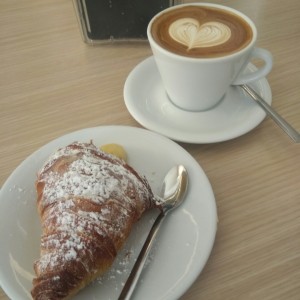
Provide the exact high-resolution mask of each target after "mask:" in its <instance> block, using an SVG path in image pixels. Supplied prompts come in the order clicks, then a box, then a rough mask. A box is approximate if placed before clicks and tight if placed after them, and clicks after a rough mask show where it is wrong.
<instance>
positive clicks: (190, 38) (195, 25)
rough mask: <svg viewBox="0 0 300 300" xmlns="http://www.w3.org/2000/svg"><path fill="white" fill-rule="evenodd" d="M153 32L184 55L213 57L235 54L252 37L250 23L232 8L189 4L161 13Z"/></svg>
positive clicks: (165, 44) (163, 42)
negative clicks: (232, 10) (231, 9)
mask: <svg viewBox="0 0 300 300" xmlns="http://www.w3.org/2000/svg"><path fill="white" fill-rule="evenodd" d="M151 35H152V37H153V39H154V40H155V41H156V43H157V44H159V45H160V46H161V47H163V48H164V49H166V50H168V51H170V52H172V53H175V54H178V55H182V56H188V57H195V58H214V57H221V56H226V55H230V54H233V53H235V52H238V51H240V50H241V49H243V48H245V47H246V46H247V45H249V43H250V42H251V41H252V38H253V32H252V29H251V26H250V25H249V24H248V23H247V22H246V21H245V20H244V19H242V18H241V17H240V16H238V15H236V14H234V13H233V12H230V11H227V10H223V9H220V8H216V7H207V6H201V5H188V6H183V7H179V8H175V9H171V10H168V11H166V12H164V13H162V14H159V15H158V16H157V17H156V18H155V19H154V21H153V23H152V26H151Z"/></svg>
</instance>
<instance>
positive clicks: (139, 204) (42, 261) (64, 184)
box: [31, 142, 155, 300]
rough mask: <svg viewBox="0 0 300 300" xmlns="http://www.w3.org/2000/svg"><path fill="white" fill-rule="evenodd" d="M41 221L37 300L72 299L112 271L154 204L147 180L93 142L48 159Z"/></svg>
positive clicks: (39, 184) (41, 186)
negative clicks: (143, 217) (126, 242)
mask: <svg viewBox="0 0 300 300" xmlns="http://www.w3.org/2000/svg"><path fill="white" fill-rule="evenodd" d="M36 190H37V195H38V198H37V206H38V212H39V215H40V218H41V223H42V237H41V249H40V258H39V259H38V260H37V261H36V262H35V263H34V270H35V273H36V278H34V279H33V289H32V291H31V294H32V297H33V299H39V300H40V299H47V300H49V299H51V300H52V299H53V300H54V299H55V300H56V299H69V298H70V297H71V296H72V295H74V294H76V293H77V292H78V291H79V290H80V289H81V288H83V287H85V286H86V285H87V284H88V283H90V282H91V281H92V280H94V279H95V278H96V277H98V276H100V275H102V274H103V273H104V272H105V271H107V270H108V269H109V267H110V266H111V264H112V263H113V261H114V258H115V257H116V255H117V252H118V251H119V250H120V248H121V247H122V246H123V244H124V242H125V240H126V238H127V237H128V235H129V233H130V231H131V229H132V225H133V224H134V223H135V222H136V221H137V220H138V219H139V218H140V217H141V216H142V214H143V213H144V212H145V211H146V210H147V209H149V208H151V207H154V206H155V202H154V197H153V193H152V191H151V188H150V186H149V184H148V182H147V180H146V179H145V178H143V177H141V176H140V175H139V174H138V173H137V172H136V171H135V170H134V169H133V168H131V167H130V166H129V165H128V164H126V163H125V162H124V161H123V160H120V159H118V158H117V157H114V156H112V155H110V154H107V153H104V152H103V151H101V150H99V149H98V148H97V147H96V146H94V145H93V144H92V142H91V143H89V144H83V143H77V142H75V143H72V144H70V145H68V146H67V147H65V148H62V149H60V150H58V151H57V152H56V153H55V154H53V156H51V157H50V158H49V160H48V161H47V162H46V164H45V165H44V166H43V168H42V169H41V171H40V172H39V174H38V177H37V181H36Z"/></svg>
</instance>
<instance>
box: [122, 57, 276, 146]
mask: <svg viewBox="0 0 300 300" xmlns="http://www.w3.org/2000/svg"><path fill="white" fill-rule="evenodd" d="M255 69H256V68H255V67H254V66H253V65H252V64H249V65H248V67H247V70H246V72H252V71H254V70H255ZM251 86H252V87H253V88H254V89H255V90H256V91H257V92H258V93H259V94H260V95H261V96H262V97H263V98H264V99H265V101H266V102H267V103H268V104H271V102H272V95H271V89H270V86H269V84H268V81H267V80H266V79H265V78H263V79H261V80H259V81H257V82H254V83H252V84H251ZM124 99H125V104H126V106H127V109H128V111H129V112H130V114H131V115H132V116H133V117H134V118H135V119H136V121H138V122H139V123H140V124H142V125H143V126H144V127H146V128H148V129H150V130H153V131H155V132H159V133H161V134H163V135H165V136H167V137H169V138H171V139H173V140H176V141H181V142H187V143H215V142H221V141H226V140H230V139H233V138H236V137H238V136H241V135H243V134H245V133H247V132H249V131H250V130H252V129H253V128H255V127H256V126H257V125H258V124H259V123H260V122H261V121H262V120H263V119H264V117H265V116H266V114H265V112H264V111H263V110H262V109H261V108H260V107H259V106H258V105H257V104H256V103H254V101H253V100H252V99H250V98H249V96H248V95H246V94H245V92H244V91H242V90H241V89H240V88H238V87H230V88H229V90H228V91H227V93H226V95H225V97H224V98H223V100H222V101H221V102H220V103H219V104H218V105H216V106H215V107H214V108H212V109H210V110H207V111H204V112H189V111H185V110H182V109H180V108H178V107H177V106H175V105H174V104H173V103H172V102H171V101H170V100H169V98H168V97H167V95H166V93H165V91H164V88H163V85H162V82H161V79H160V75H159V73H158V70H157V67H156V64H155V61H154V58H153V57H149V58H147V59H146V60H144V61H142V62H141V63H140V64H139V65H137V66H136V67H135V68H134V69H133V70H132V71H131V73H130V74H129V76H128V77H127V80H126V82H125V86H124Z"/></svg>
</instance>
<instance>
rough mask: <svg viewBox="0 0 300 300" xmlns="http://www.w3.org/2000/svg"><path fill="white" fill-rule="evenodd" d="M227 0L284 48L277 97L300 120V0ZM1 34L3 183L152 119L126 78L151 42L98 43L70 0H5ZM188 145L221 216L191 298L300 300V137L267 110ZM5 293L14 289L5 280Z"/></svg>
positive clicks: (276, 103)
mask: <svg viewBox="0 0 300 300" xmlns="http://www.w3.org/2000/svg"><path fill="white" fill-rule="evenodd" d="M207 2H213V1H207ZM222 3H223V4H224V5H228V6H231V7H233V8H236V9H239V10H241V11H242V12H244V13H245V14H247V15H248V16H249V17H250V18H252V19H253V21H254V22H255V23H256V25H257V27H258V30H259V38H258V42H257V45H258V46H259V47H263V48H267V49H269V50H271V51H272V53H273V56H274V67H273V70H272V72H271V74H269V76H268V77H267V79H268V81H269V84H270V86H271V89H272V94H273V103H272V106H273V107H274V108H275V109H276V110H277V111H278V112H279V113H280V114H281V115H282V116H283V117H284V118H286V119H287V120H288V121H289V122H290V123H291V124H292V125H293V126H294V127H295V128H297V129H298V130H300V101H299V99H300V98H299V94H300V86H299V82H300V63H299V60H300V2H299V1H298V0H289V1H279V0H276V1H269V0H252V1H247V0H241V1H234V0H231V1H230V0H227V1H226V0H224V1H222ZM0 38H1V43H0V67H1V77H0V86H1V88H0V106H1V110H0V115H1V117H0V128H1V130H0V139H1V141H2V142H1V146H0V149H1V150H0V153H1V155H0V165H1V170H0V185H3V183H4V182H5V180H6V179H7V178H8V176H9V175H10V173H11V172H13V170H14V169H15V168H16V167H17V166H18V165H19V164H20V163H21V162H22V161H23V160H24V159H25V158H26V157H27V156H28V155H30V154H31V153H32V152H34V151H35V150H37V149H38V148H40V147H41V146H42V145H44V144H46V143H48V142H49V141H51V140H52V139H54V138H57V137H59V136H62V135H64V134H66V133H69V132H72V131H75V130H78V129H82V128H88V127H94V126H102V125H111V124H114V125H129V126H135V127H141V126H140V125H139V124H138V123H137V122H136V121H135V120H134V119H133V118H132V117H131V115H130V114H129V112H128V111H127V109H126V106H125V104H124V101H123V86H124V82H125V80H126V77H127V76H128V74H129V72H130V71H131V70H132V69H133V68H134V67H135V66H136V65H137V64H138V63H139V62H141V61H142V60H144V59H145V58H147V57H149V56H150V55H151V50H150V47H149V45H148V43H147V42H145V43H139V44H121V45H120V44H109V45H105V46H89V45H86V44H85V43H83V42H82V39H81V36H80V33H79V28H78V23H77V19H76V16H75V13H74V8H73V4H72V1H70V0H68V1H67V0H51V1H50V0H44V1H37V0H31V1H29V0H23V1H19V0H2V1H1V9H0ZM180 145H181V146H182V147H183V148H184V149H186V150H187V151H188V152H189V153H190V154H191V155H192V156H193V157H194V158H195V159H196V160H197V161H198V162H199V164H200V165H201V166H202V168H203V169H204V170H205V172H206V174H207V176H208V178H209V180H210V182H211V184H212V187H213V190H214V193H215V197H216V202H217V209H218V216H219V225H218V231H217V235H216V240H215V245H214V248H213V250H212V253H211V256H210V258H209V260H208V262H207V264H206V266H205V268H204V270H203V272H202V273H201V274H200V276H199V277H198V278H197V280H196V281H195V282H194V284H193V285H192V286H191V287H190V288H189V290H188V291H187V292H186V294H185V295H183V296H182V298H181V299H182V300H196V299H197V300H198V299H206V300H208V299H214V300H215V299H264V300H266V299H299V297H300V296H299V295H300V251H299V249H300V234H299V233H300V221H299V220H300V201H299V200H300V189H299V182H300V155H299V154H300V148H299V147H300V146H299V144H298V145H297V144H295V143H293V142H292V141H291V140H290V139H289V138H288V137H287V136H286V135H285V134H284V133H283V132H282V131H281V130H280V129H279V128H278V127H277V126H276V125H275V124H274V122H273V121H272V120H270V119H268V118H266V119H265V120H264V121H263V122H262V123H261V124H260V125H259V126H257V127H256V128H255V129H254V130H252V131H251V132H249V133H247V134H245V135H243V136H241V137H239V138H236V139H233V140H230V141H226V142H222V143H215V144H185V143H180ZM0 299H1V300H4V299H8V298H7V296H6V295H5V293H4V292H3V291H2V290H0Z"/></svg>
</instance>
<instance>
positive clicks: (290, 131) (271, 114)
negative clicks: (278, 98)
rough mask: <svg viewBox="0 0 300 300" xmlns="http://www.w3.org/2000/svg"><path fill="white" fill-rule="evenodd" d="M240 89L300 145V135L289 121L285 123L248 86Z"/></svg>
mask: <svg viewBox="0 0 300 300" xmlns="http://www.w3.org/2000/svg"><path fill="white" fill-rule="evenodd" d="M240 87H241V88H242V89H243V90H244V91H245V92H246V93H247V94H248V95H249V96H250V97H251V98H252V99H253V100H255V101H256V103H257V104H259V106H260V107H261V108H262V109H263V110H264V111H265V112H266V113H267V115H268V116H269V117H271V118H272V119H273V121H274V122H275V123H276V124H277V125H278V126H279V127H280V128H281V129H282V130H283V131H284V132H285V133H286V134H287V135H288V136H289V137H290V138H291V139H292V140H293V141H294V142H295V143H300V134H299V132H297V130H295V129H294V128H293V127H292V126H291V125H290V124H289V123H288V122H287V121H285V120H284V119H283V118H282V117H281V116H280V115H279V114H278V113H277V112H276V111H275V110H274V109H273V108H272V107H271V106H270V105H269V104H268V103H267V102H265V100H264V99H263V98H261V97H260V96H259V95H258V94H257V93H256V92H255V91H254V90H253V89H252V88H251V87H250V86H248V85H246V84H242V85H240Z"/></svg>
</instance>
